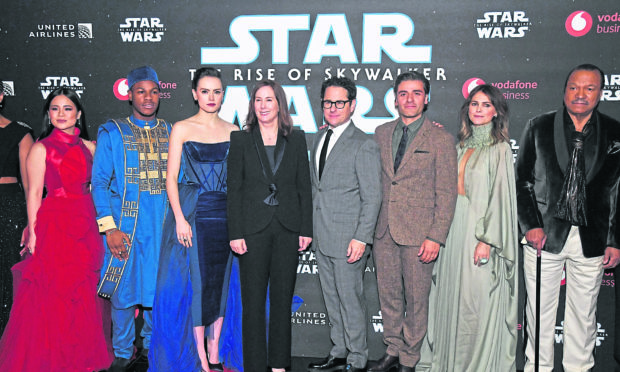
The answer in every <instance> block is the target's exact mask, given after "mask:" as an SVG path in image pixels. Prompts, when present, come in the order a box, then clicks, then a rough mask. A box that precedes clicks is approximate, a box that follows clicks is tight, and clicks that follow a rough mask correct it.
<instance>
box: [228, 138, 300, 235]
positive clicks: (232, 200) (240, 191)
mask: <svg viewBox="0 0 620 372" xmlns="http://www.w3.org/2000/svg"><path fill="white" fill-rule="evenodd" d="M275 154H276V156H275V157H276V164H277V159H278V157H279V156H278V155H280V157H281V160H280V163H279V165H277V169H276V172H275V175H274V174H272V172H271V167H270V165H269V160H268V159H267V153H266V152H265V146H264V144H263V140H262V137H261V135H260V131H259V130H258V128H256V129H255V130H253V131H252V132H246V131H238V132H232V133H231V135H230V151H229V155H228V236H229V239H230V240H235V239H242V238H245V237H246V236H247V235H248V234H252V233H256V232H259V231H261V230H263V229H264V228H265V227H267V226H268V225H269V223H270V222H271V221H272V220H273V219H274V218H277V219H278V221H279V222H280V223H281V224H282V225H283V226H284V227H286V228H287V229H289V230H291V231H294V232H297V233H299V235H300V236H307V237H312V190H311V186H310V166H309V163H308V148H307V145H306V137H305V134H304V132H303V131H301V130H293V132H291V134H289V135H288V136H287V137H284V136H283V135H282V133H278V139H277V141H276V148H275ZM259 156H260V158H259ZM261 162H262V164H264V165H265V172H263V168H262V166H261ZM270 184H275V185H276V187H277V189H278V192H277V195H276V199H277V200H278V203H279V204H278V205H277V206H270V205H267V204H265V202H264V200H265V198H267V197H268V196H269V195H270V194H271V192H270V190H269V185H270Z"/></svg>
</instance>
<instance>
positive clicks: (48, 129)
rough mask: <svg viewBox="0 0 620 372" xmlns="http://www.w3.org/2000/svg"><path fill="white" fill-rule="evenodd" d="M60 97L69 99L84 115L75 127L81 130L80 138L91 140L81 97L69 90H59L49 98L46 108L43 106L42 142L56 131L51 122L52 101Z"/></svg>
mask: <svg viewBox="0 0 620 372" xmlns="http://www.w3.org/2000/svg"><path fill="white" fill-rule="evenodd" d="M58 96H65V97H67V98H69V99H70V100H71V102H73V104H74V105H75V108H76V109H77V110H78V112H80V111H81V112H82V115H80V118H79V119H78V121H77V123H75V126H76V128H78V129H79V130H80V137H81V138H83V139H85V140H89V139H90V137H89V136H88V131H87V130H86V114H85V113H84V107H83V106H82V102H81V101H80V97H78V95H77V93H75V91H73V90H71V89H69V88H58V89H56V90H54V91H53V92H52V93H50V94H49V96H47V99H46V100H45V106H43V132H42V133H41V135H40V136H39V139H40V140H41V139H43V138H45V137H47V136H49V135H50V134H51V133H52V131H53V130H54V126H53V125H52V122H51V121H50V115H49V110H50V105H51V104H52V100H53V99H54V98H56V97H58Z"/></svg>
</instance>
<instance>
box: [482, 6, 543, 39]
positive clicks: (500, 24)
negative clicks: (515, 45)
mask: <svg viewBox="0 0 620 372" xmlns="http://www.w3.org/2000/svg"><path fill="white" fill-rule="evenodd" d="M530 26H531V23H530V19H529V18H528V17H526V15H525V12H524V11H522V10H517V11H502V12H485V13H484V14H483V15H482V18H478V19H477V20H476V23H475V27H476V30H477V31H478V37H479V38H480V39H494V38H502V39H508V38H521V37H524V36H525V34H526V32H528V31H530Z"/></svg>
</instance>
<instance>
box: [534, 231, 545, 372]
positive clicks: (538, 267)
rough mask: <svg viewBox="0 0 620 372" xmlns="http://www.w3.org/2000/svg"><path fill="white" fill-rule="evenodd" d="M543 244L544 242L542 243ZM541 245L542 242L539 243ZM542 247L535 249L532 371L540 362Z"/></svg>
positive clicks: (536, 368)
mask: <svg viewBox="0 0 620 372" xmlns="http://www.w3.org/2000/svg"><path fill="white" fill-rule="evenodd" d="M543 244H544V243H543ZM541 245H542V244H541ZM541 251H542V247H541V246H538V248H537V249H536V326H535V330H534V371H535V372H538V364H539V362H540V360H539V359H540V355H539V349H540V272H541V266H542V258H541Z"/></svg>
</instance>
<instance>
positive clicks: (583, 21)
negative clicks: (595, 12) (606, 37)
mask: <svg viewBox="0 0 620 372" xmlns="http://www.w3.org/2000/svg"><path fill="white" fill-rule="evenodd" d="M564 27H566V32H568V34H569V35H571V36H574V37H581V36H583V35H585V34H587V33H588V32H589V31H590V29H591V28H592V16H591V15H590V13H588V12H586V11H585V10H578V11H576V12H573V13H571V15H569V16H568V18H566V23H565V24H564Z"/></svg>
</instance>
